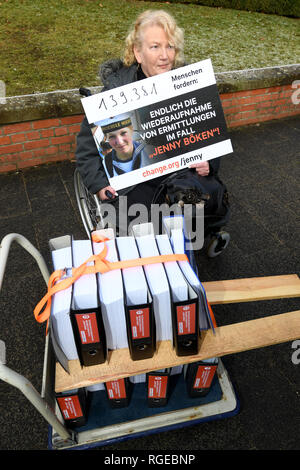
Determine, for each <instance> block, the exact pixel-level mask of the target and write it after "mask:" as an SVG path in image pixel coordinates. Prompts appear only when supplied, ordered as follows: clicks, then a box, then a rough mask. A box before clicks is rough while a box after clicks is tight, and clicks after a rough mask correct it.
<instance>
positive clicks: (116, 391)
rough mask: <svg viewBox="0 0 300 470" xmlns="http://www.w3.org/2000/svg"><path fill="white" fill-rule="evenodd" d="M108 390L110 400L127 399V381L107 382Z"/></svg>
mask: <svg viewBox="0 0 300 470" xmlns="http://www.w3.org/2000/svg"><path fill="white" fill-rule="evenodd" d="M106 389H107V394H108V398H109V399H110V400H114V399H119V398H126V389H125V380H124V379H119V380H112V381H111V382H106Z"/></svg>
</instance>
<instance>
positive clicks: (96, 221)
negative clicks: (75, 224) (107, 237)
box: [74, 168, 103, 238]
mask: <svg viewBox="0 0 300 470" xmlns="http://www.w3.org/2000/svg"><path fill="white" fill-rule="evenodd" d="M74 189H75V195H76V201H77V205H78V209H79V212H80V216H81V219H82V223H83V225H84V228H85V231H86V233H87V235H88V237H89V238H90V237H91V232H92V231H93V230H95V229H100V228H103V220H102V216H101V210H100V205H101V203H100V201H99V198H98V196H96V194H92V193H90V192H89V190H88V189H87V188H86V187H85V185H84V184H83V181H82V179H81V176H80V173H79V171H78V169H77V168H76V169H75V173H74Z"/></svg>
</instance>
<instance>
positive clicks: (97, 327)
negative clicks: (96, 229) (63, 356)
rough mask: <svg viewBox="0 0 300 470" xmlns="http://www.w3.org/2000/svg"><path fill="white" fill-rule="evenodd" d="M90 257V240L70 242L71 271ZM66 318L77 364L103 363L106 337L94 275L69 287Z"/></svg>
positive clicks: (84, 277) (87, 275) (84, 276)
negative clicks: (74, 347)
mask: <svg viewBox="0 0 300 470" xmlns="http://www.w3.org/2000/svg"><path fill="white" fill-rule="evenodd" d="M92 255H93V251H92V245H91V241H90V240H72V256H73V266H74V267H75V268H77V267H79V266H81V265H82V263H84V262H85V261H86V260H87V259H89V258H90V257H91V256H92ZM70 315H71V321H72V326H73V333H74V339H75V343H76V346H77V351H78V355H79V359H80V362H81V364H82V365H83V366H92V365H97V364H101V363H103V362H105V360H106V355H107V347H106V335H105V329H104V323H103V318H102V312H101V308H100V305H99V294H98V285H97V278H96V275H95V274H84V275H83V276H81V277H80V278H79V279H77V280H76V282H75V283H74V284H73V295H72V302H71V311H70Z"/></svg>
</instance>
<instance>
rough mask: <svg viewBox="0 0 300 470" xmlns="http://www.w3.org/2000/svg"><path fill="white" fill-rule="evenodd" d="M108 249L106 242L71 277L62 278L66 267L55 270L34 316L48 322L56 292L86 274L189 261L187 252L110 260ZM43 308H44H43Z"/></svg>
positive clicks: (40, 320)
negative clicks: (108, 259) (101, 248)
mask: <svg viewBox="0 0 300 470" xmlns="http://www.w3.org/2000/svg"><path fill="white" fill-rule="evenodd" d="M95 241H97V240H95ZM98 241H103V239H100V240H98ZM107 251H108V250H107V246H106V244H105V243H104V246H103V250H102V251H101V252H100V253H99V254H98V255H92V256H90V257H89V258H88V259H87V260H86V261H85V262H84V263H82V264H81V265H80V266H79V267H77V268H72V276H70V277H67V278H64V279H62V278H63V276H65V275H66V271H65V270H64V269H59V270H56V271H54V272H53V273H52V274H51V276H50V278H49V282H48V292H47V294H46V295H45V296H44V297H43V298H42V299H41V300H40V302H39V303H38V304H37V305H36V307H35V309H34V317H35V319H36V321H37V322H39V323H42V322H44V321H47V322H48V320H49V317H50V313H51V299H52V296H53V295H54V294H56V292H60V291H62V290H65V289H68V288H69V287H70V286H71V285H72V284H73V283H74V282H75V281H77V279H79V278H80V277H81V276H83V275H85V274H96V273H102V274H103V273H106V272H108V271H111V270H113V269H124V268H131V267H135V266H144V265H145V264H155V263H166V262H168V261H188V257H187V256H186V255H185V254H171V255H158V256H150V257H145V258H137V259H130V260H126V261H115V262H110V261H107V260H106V259H105V258H106V255H107ZM92 262H94V263H93V265H89V266H88V264H90V263H92ZM58 281H59V282H58ZM44 307H45V308H44ZM43 308H44V310H42V309H43ZM47 328H48V323H47Z"/></svg>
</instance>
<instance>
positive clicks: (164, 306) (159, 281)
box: [133, 224, 173, 341]
mask: <svg viewBox="0 0 300 470" xmlns="http://www.w3.org/2000/svg"><path fill="white" fill-rule="evenodd" d="M146 225H150V226H151V225H152V224H146ZM136 227H137V230H135V226H134V227H133V232H134V234H135V236H136V243H137V246H138V250H139V253H140V256H141V258H144V257H149V256H158V255H159V254H160V253H159V251H158V248H157V244H156V240H155V235H153V234H152V233H151V230H149V229H148V227H145V233H150V235H143V231H141V226H136ZM144 271H145V275H146V279H147V282H148V285H149V289H150V292H151V295H152V298H153V308H154V316H155V323H156V340H157V341H163V340H173V333H172V331H173V330H172V311H171V298H170V288H169V283H168V279H167V276H166V272H165V270H164V266H163V263H155V264H146V265H144Z"/></svg>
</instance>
